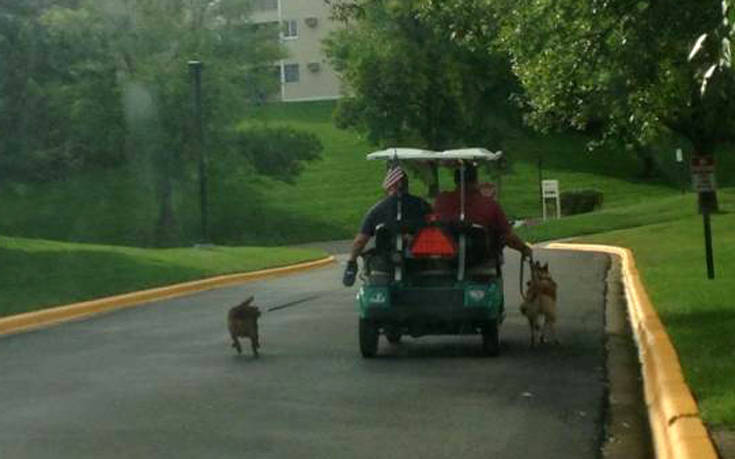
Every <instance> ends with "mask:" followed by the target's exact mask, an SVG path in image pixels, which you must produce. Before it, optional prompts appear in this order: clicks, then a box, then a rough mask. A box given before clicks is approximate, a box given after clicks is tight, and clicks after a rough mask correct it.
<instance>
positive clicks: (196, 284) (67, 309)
mask: <svg viewBox="0 0 735 459" xmlns="http://www.w3.org/2000/svg"><path fill="white" fill-rule="evenodd" d="M334 261H335V258H334V257H333V256H329V257H326V258H322V259H319V260H315V261H309V262H305V263H298V264H295V265H290V266H283V267H281V268H272V269H264V270H261V271H253V272H249V273H240V274H228V275H224V276H217V277H211V278H209V279H202V280H198V281H192V282H185V283H182V284H174V285H169V286H166V287H158V288H153V289H148V290H141V291H138V292H132V293H126V294H123V295H116V296H110V297H106V298H100V299H97V300H91V301H84V302H81V303H74V304H70V305H67V306H59V307H55V308H49V309H44V310H40V311H32V312H26V313H23V314H17V315H14V316H8V317H3V318H0V336H2V335H7V334H12V333H19V332H23V331H28V330H31V329H36V328H39V327H46V326H49V325H53V324H57V323H60V322H66V321H68V320H73V319H79V318H82V317H86V316H90V315H92V314H97V313H100V312H104V311H110V310H113V309H119V308H127V307H133V306H138V305H140V304H142V303H148V302H152V301H157V300H162V299H166V298H173V297H177V296H182V295H187V294H191V293H196V292H201V291H204V290H211V289H213V288H217V287H224V286H227V285H233V284H239V283H243V282H249V281H253V280H257V279H262V278H264V277H271V276H279V275H286V274H291V273H295V272H299V271H305V270H307V269H312V268H318V267H322V266H326V265H328V264H330V263H333V262H334Z"/></svg>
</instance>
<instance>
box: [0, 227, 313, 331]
mask: <svg viewBox="0 0 735 459" xmlns="http://www.w3.org/2000/svg"><path fill="white" fill-rule="evenodd" d="M324 256H326V253H324V252H323V251H321V250H313V249H286V248H274V247H269V248H263V247H239V248H237V247H212V248H185V249H139V248H128V247H119V246H104V245H91V244H77V243H67V242H54V241H45V240H38V239H22V238H10V237H0V259H2V260H3V261H2V264H0V316H5V315H10V314H18V313H21V312H27V311H33V310H37V309H42V308H46V307H50V306H55V305H60V304H68V303H73V302H77V301H84V300H89V299H93V298H99V297H104V296H109V295H115V294H120V293H125V292H130V291H135V290H140V289H145V288H152V287H157V286H162V285H169V284H174V283H178V282H185V281H189V280H194V279H202V278H206V277H212V276H216V275H220V274H228V273H234V272H247V271H256V270H259V269H264V268H270V267H277V266H283V265H289V264H293V263H298V262H303V261H308V260H314V259H318V258H322V257H324Z"/></svg>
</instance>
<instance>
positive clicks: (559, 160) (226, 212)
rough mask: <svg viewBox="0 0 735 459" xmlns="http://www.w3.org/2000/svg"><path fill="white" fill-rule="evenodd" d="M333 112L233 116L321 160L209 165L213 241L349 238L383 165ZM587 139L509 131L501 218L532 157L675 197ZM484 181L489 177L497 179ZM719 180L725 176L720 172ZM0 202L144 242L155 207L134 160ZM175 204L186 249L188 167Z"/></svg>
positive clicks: (47, 222) (149, 241)
mask: <svg viewBox="0 0 735 459" xmlns="http://www.w3.org/2000/svg"><path fill="white" fill-rule="evenodd" d="M333 108H334V102H308V103H306V102H305V103H291V104H272V105H267V106H265V107H263V108H260V109H258V110H257V111H254V112H253V113H251V114H250V115H249V116H248V118H247V119H246V120H244V121H243V125H248V124H268V125H272V126H277V125H289V126H292V127H294V128H298V129H303V130H307V131H309V132H312V133H314V134H316V135H317V136H318V137H319V138H320V140H321V142H322V143H323V145H324V151H323V153H322V159H321V160H318V161H315V162H312V163H309V164H307V165H306V167H305V169H304V172H303V174H302V175H301V176H300V177H298V178H297V179H296V180H295V181H294V183H283V182H278V181H275V180H272V179H269V178H263V177H257V176H253V175H242V174H239V173H237V172H236V171H233V170H232V169H231V168H228V167H221V165H218V164H213V165H212V167H210V174H209V184H210V188H209V201H210V213H209V220H210V235H211V238H212V240H213V241H214V242H216V243H218V244H227V245H280V244H293V243H299V242H306V241H315V240H329V239H341V238H348V237H351V236H352V234H353V233H354V231H355V230H356V228H357V226H358V224H359V222H360V219H361V218H362V215H363V213H364V212H365V210H366V209H367V208H368V207H370V206H371V205H372V204H373V203H374V202H375V201H376V200H377V199H378V198H379V197H380V196H381V190H380V183H381V180H382V174H383V165H382V164H379V163H376V162H368V161H366V160H365V159H364V158H365V155H366V154H367V153H368V152H370V151H372V150H374V149H375V147H373V146H371V145H369V144H368V143H367V142H366V141H365V140H364V139H363V138H361V137H360V136H359V135H358V134H356V133H355V132H353V131H343V130H339V129H337V128H336V127H335V126H334V125H333V123H332V118H331V116H332V111H333ZM586 140H587V139H585V138H584V137H582V136H580V135H570V134H563V135H562V134H557V135H551V136H537V135H531V134H526V133H522V131H521V130H520V129H519V130H518V131H517V132H516V134H515V135H514V136H512V137H509V138H508V139H506V140H505V141H504V142H501V147H502V149H503V151H504V153H505V154H506V156H507V158H508V159H509V162H510V170H509V172H508V173H507V175H504V176H503V177H502V179H501V181H500V185H501V197H500V199H501V201H502V203H503V204H504V206H505V208H506V211H507V213H508V215H509V216H510V217H512V218H528V217H535V216H538V215H539V214H540V208H539V198H538V175H539V169H538V160H539V157H541V158H542V167H543V177H544V178H552V179H558V180H559V181H560V186H561V189H562V191H564V190H571V189H583V188H595V189H598V190H601V191H602V192H603V193H604V204H603V207H604V209H605V210H606V211H608V210H612V209H615V208H618V207H621V206H623V207H624V206H629V205H631V204H635V203H637V202H638V201H639V200H641V199H642V198H645V200H646V201H651V200H653V199H657V198H665V197H669V198H671V197H675V196H677V195H678V193H679V191H678V186H677V185H676V183H675V182H672V181H671V180H669V181H668V182H667V181H664V180H658V181H641V180H637V179H635V177H637V175H638V174H639V165H638V163H637V161H636V160H635V159H633V158H632V157H631V156H630V155H628V154H626V153H623V152H621V151H616V150H610V149H608V150H596V151H595V152H593V153H588V152H587V149H586ZM666 148H667V149H669V150H666V151H668V153H666V154H664V153H665V149H663V148H662V150H661V157H662V164H663V165H664V169H665V170H666V171H667V172H668V175H669V176H670V177H676V174H677V170H676V168H675V164H673V162H672V161H673V150H670V148H669V147H666ZM669 153H670V154H669ZM722 156H723V158H727V156H725V155H722ZM729 156H733V155H729ZM212 157H214V155H212ZM217 166H220V167H217ZM725 166H728V165H727V164H726V165H725ZM726 168H727V167H721V169H722V170H725V169H726ZM483 180H491V181H497V180H496V178H495V177H484V178H483ZM721 181H722V182H725V180H724V177H723V178H722V180H721ZM447 182H448V181H447V180H444V183H445V184H446V183H447ZM725 183H726V182H725ZM412 188H413V190H414V191H418V192H419V193H424V192H425V190H424V188H423V185H422V184H421V183H420V182H419V181H418V180H414V181H413V182H412ZM0 200H2V202H3V206H2V218H0V233H1V234H4V235H8V236H21V237H32V238H43V239H53V240H65V241H77V242H89V243H103V244H118V245H132V246H142V247H146V246H151V245H153V241H154V225H155V220H156V216H157V213H158V209H157V204H156V201H155V182H154V179H153V174H152V173H151V171H150V170H149V168H148V167H146V165H144V164H132V165H130V166H129V167H126V168H122V169H114V170H103V171H98V172H95V173H88V174H85V175H79V176H75V177H73V178H70V179H68V180H66V181H59V182H52V183H44V184H35V185H30V184H0ZM174 206H175V211H176V215H175V217H176V220H177V222H178V224H179V225H178V226H179V228H180V232H179V235H178V245H182V246H185V245H191V244H192V243H193V242H196V241H197V240H198V239H199V237H200V225H199V222H200V219H199V218H200V217H199V197H198V183H197V179H196V173H195V171H193V170H192V171H185V172H184V175H183V180H182V181H180V182H178V183H177V185H176V187H175V190H174Z"/></svg>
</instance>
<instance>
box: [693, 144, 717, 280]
mask: <svg viewBox="0 0 735 459" xmlns="http://www.w3.org/2000/svg"><path fill="white" fill-rule="evenodd" d="M691 171H692V183H693V184H694V189H695V190H697V192H698V193H699V210H700V211H701V212H702V219H703V221H704V249H705V256H706V260H707V278H708V279H714V278H715V262H714V254H713V253H712V225H711V222H710V213H711V212H712V210H713V207H714V205H715V204H714V203H715V202H716V201H715V198H714V196H715V191H716V188H717V185H716V183H715V159H714V157H712V156H694V157H693V158H692V163H691Z"/></svg>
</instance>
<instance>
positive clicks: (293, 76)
mask: <svg viewBox="0 0 735 459" xmlns="http://www.w3.org/2000/svg"><path fill="white" fill-rule="evenodd" d="M283 81H285V82H286V83H296V82H297V81H299V64H286V65H284V66H283Z"/></svg>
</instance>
